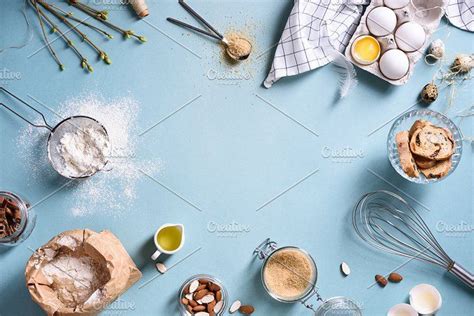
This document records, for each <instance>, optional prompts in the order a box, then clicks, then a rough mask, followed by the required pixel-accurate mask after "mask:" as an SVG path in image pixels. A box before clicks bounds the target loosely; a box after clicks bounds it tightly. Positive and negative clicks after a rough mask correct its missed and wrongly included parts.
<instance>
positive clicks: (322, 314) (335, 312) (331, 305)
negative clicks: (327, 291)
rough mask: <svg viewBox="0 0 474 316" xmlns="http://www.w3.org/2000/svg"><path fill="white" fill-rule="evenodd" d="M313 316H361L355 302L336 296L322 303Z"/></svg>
mask: <svg viewBox="0 0 474 316" xmlns="http://www.w3.org/2000/svg"><path fill="white" fill-rule="evenodd" d="M314 315H315V316H362V312H361V310H360V308H359V306H358V305H357V303H356V302H354V301H353V300H351V299H350V298H347V297H343V296H337V297H332V298H330V299H328V300H326V301H324V303H322V304H321V305H320V306H319V307H318V309H317V310H316V312H315V314H314Z"/></svg>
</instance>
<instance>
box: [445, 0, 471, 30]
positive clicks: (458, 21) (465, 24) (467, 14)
mask: <svg viewBox="0 0 474 316" xmlns="http://www.w3.org/2000/svg"><path fill="white" fill-rule="evenodd" d="M446 17H447V18H448V20H449V22H451V24H453V25H454V26H456V27H458V28H460V29H462V30H466V31H469V32H474V0H449V1H448V5H447V6H446Z"/></svg>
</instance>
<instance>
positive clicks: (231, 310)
mask: <svg viewBox="0 0 474 316" xmlns="http://www.w3.org/2000/svg"><path fill="white" fill-rule="evenodd" d="M241 305H242V303H240V301H238V300H237V301H235V302H234V303H232V305H230V307H229V313H231V314H233V313H235V312H236V311H238V310H239V308H240V306H241Z"/></svg>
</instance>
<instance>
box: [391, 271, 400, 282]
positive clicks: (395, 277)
mask: <svg viewBox="0 0 474 316" xmlns="http://www.w3.org/2000/svg"><path fill="white" fill-rule="evenodd" d="M388 280H389V281H390V282H393V283H399V282H400V281H401V280H403V277H402V276H401V275H400V274H398V273H396V272H392V273H390V275H389V276H388Z"/></svg>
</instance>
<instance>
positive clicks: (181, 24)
mask: <svg viewBox="0 0 474 316" xmlns="http://www.w3.org/2000/svg"><path fill="white" fill-rule="evenodd" d="M166 20H167V21H168V22H171V23H173V24H176V25H179V26H181V27H184V28H188V29H190V30H193V31H195V32H198V33H201V34H204V35H207V36H210V37H212V38H215V39H217V40H219V41H221V40H222V38H220V37H219V36H217V35H215V34H213V33H210V32H207V31H204V30H201V29H200V28H197V27H195V26H192V25H190V24H188V23H184V22H183V21H180V20H177V19H174V18H166Z"/></svg>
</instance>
